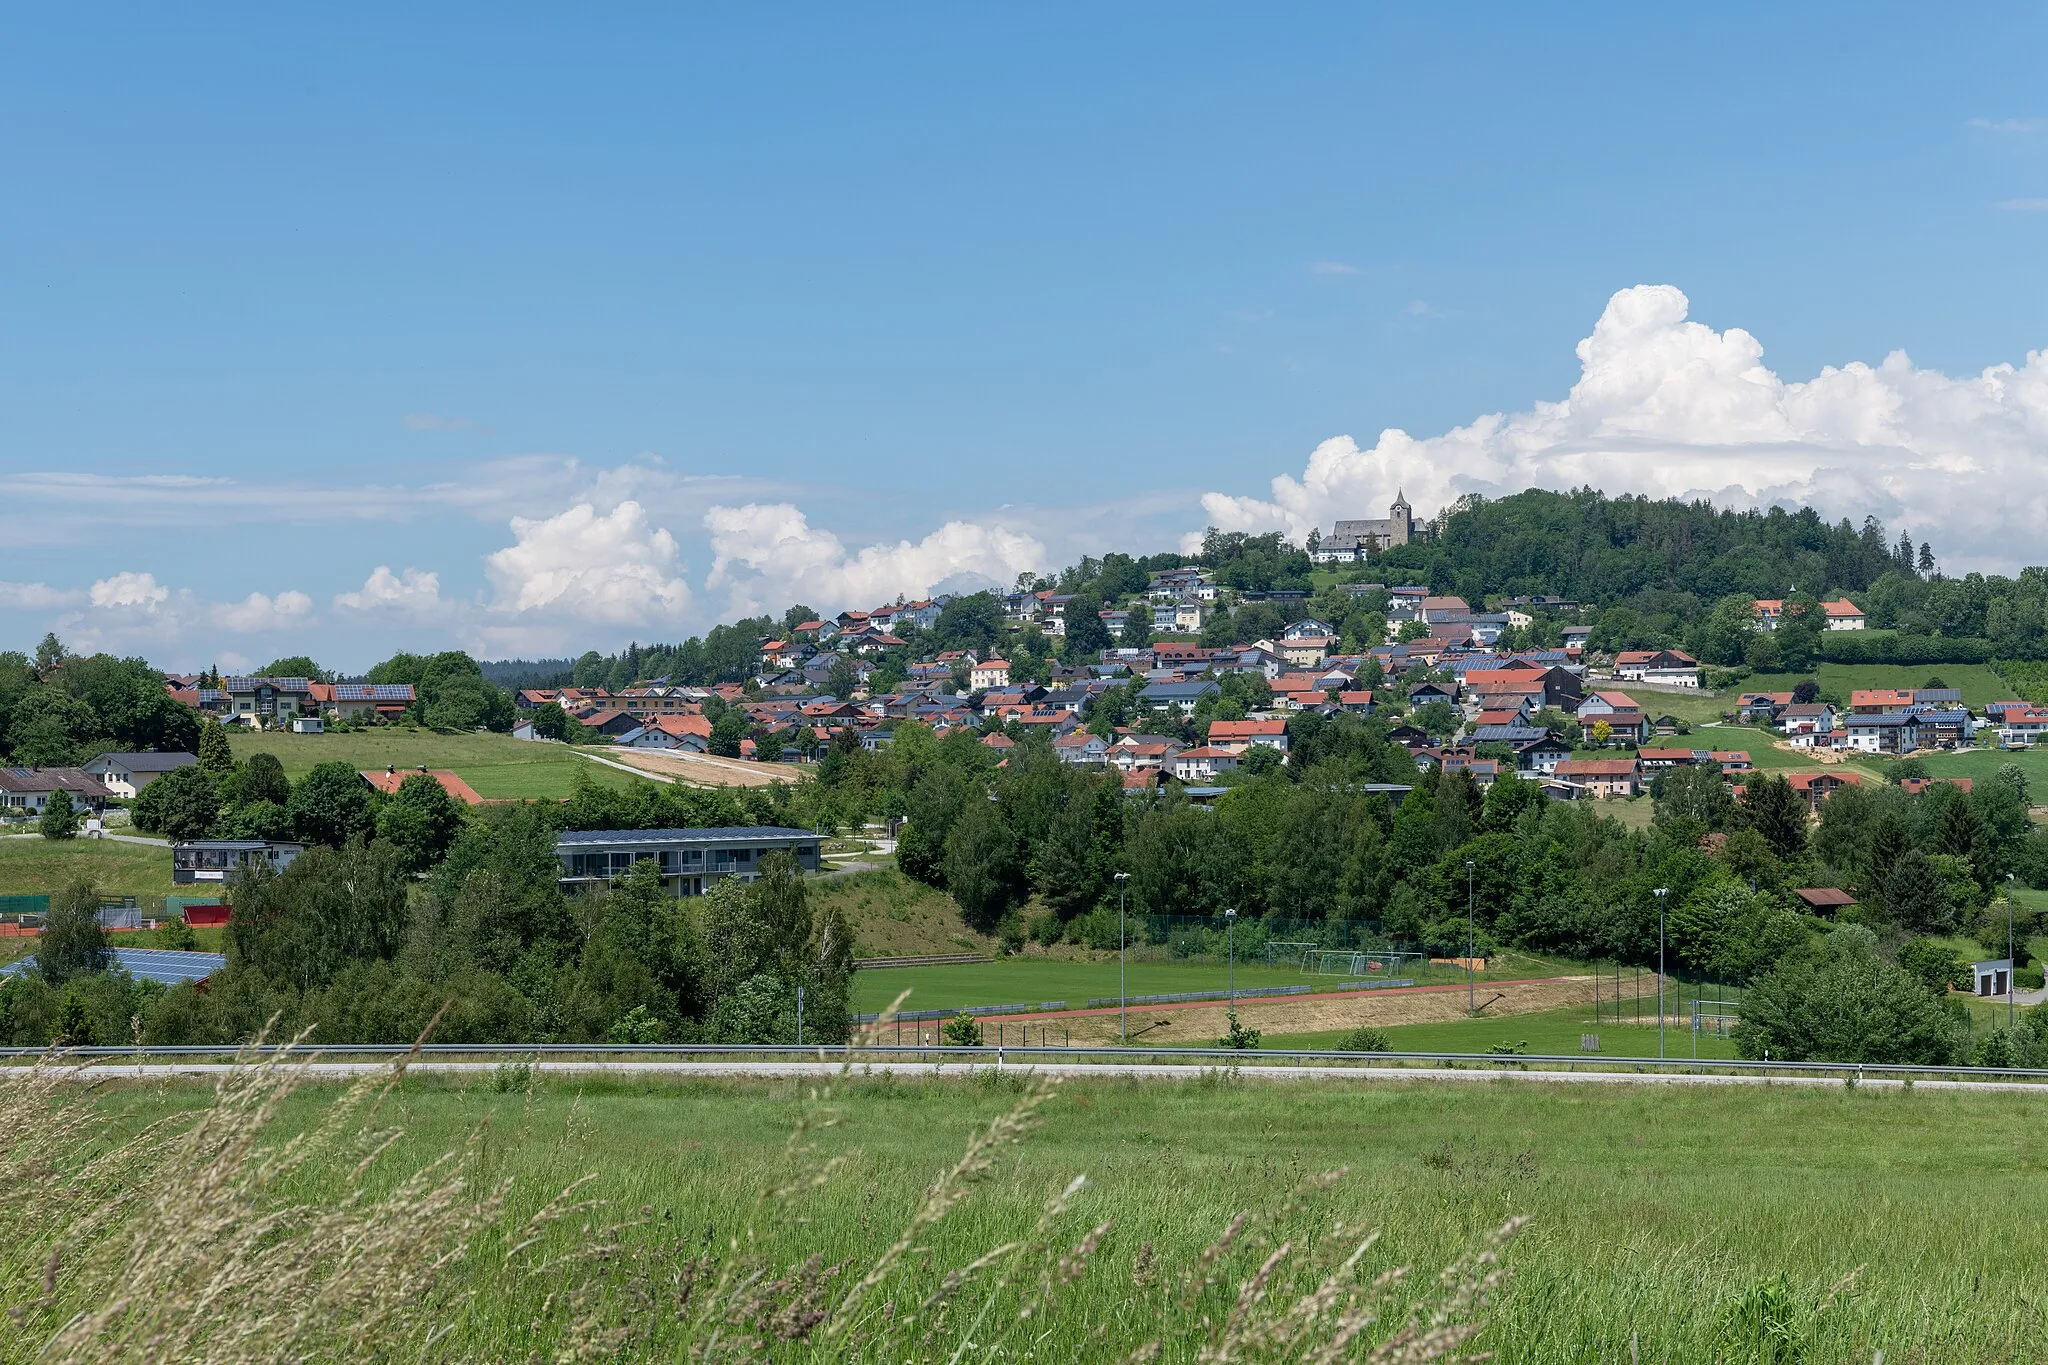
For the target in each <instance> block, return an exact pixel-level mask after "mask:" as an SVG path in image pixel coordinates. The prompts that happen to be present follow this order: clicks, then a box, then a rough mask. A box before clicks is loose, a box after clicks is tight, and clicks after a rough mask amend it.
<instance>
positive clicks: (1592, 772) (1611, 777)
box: [1554, 758, 1642, 800]
mask: <svg viewBox="0 0 2048 1365" xmlns="http://www.w3.org/2000/svg"><path fill="white" fill-rule="evenodd" d="M1554 775H1555V776H1556V777H1557V778H1558V779H1559V780H1560V781H1564V782H1569V783H1571V784H1572V785H1573V786H1575V787H1583V788H1585V789H1586V791H1587V793H1588V794H1589V795H1592V796H1596V797H1599V798H1601V799H1603V800H1605V799H1612V798H1617V797H1628V796H1634V795H1635V794H1636V793H1637V792H1639V791H1640V790H1642V769H1641V768H1640V766H1638V765H1637V763H1636V761H1635V760H1634V759H1632V758H1567V759H1565V760H1563V761H1562V762H1560V763H1559V764H1558V765H1557V768H1556V770H1555V773H1554Z"/></svg>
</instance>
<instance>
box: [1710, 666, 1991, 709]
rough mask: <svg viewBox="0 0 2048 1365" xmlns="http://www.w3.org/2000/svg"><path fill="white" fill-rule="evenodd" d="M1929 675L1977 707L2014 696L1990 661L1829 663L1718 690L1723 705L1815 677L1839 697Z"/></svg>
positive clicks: (1914, 683)
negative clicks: (1812, 670)
mask: <svg viewBox="0 0 2048 1365" xmlns="http://www.w3.org/2000/svg"><path fill="white" fill-rule="evenodd" d="M1929 678H1940V679H1941V680H1942V681H1943V682H1944V683H1947V684H1948V685H1949V686H1950V687H1953V688H1956V689H1958V690H1960V691H1961V692H1962V694H1963V705H1965V706H1967V707H1969V708H1970V709H1971V710H1972V711H1981V710H1983V709H1984V707H1985V706H1986V705H1988V704H1989V703H1991V702H1994V701H2011V700H2014V698H2015V694H2014V692H2013V690H2012V687H2011V685H2010V684H2008V683H2007V682H2006V681H2005V680H2004V679H2003V678H2001V677H1999V676H1998V673H1997V670H1995V669H1993V668H1992V667H1991V665H1990V664H1830V663H1823V664H1822V665H1821V666H1820V670H1819V672H1818V673H1817V674H1813V673H1758V674H1755V675H1754V676H1752V677H1751V678H1750V679H1749V680H1748V681H1746V682H1744V683H1743V684H1742V686H1741V687H1740V688H1737V689H1734V690H1731V691H1729V692H1725V693H1722V694H1720V695H1722V696H1724V697H1726V698H1727V705H1728V706H1730V707H1732V706H1734V704H1735V697H1736V693H1738V692H1790V691H1791V690H1792V689H1793V688H1795V687H1797V686H1799V684H1800V683H1803V682H1809V681H1813V680H1816V679H1817V680H1818V681H1819V683H1820V690H1821V691H1823V692H1826V693H1829V694H1831V695H1836V696H1839V697H1841V699H1842V700H1843V702H1844V703H1846V702H1847V701H1848V700H1849V694H1850V693H1851V692H1855V691H1859V690H1862V689H1866V688H1876V687H1889V688H1918V687H1922V686H1925V685H1926V683H1927V680H1928V679H1929Z"/></svg>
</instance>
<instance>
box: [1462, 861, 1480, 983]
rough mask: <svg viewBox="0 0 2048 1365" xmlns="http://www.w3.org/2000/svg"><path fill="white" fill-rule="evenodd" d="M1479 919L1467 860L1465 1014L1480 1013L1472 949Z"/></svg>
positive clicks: (1469, 863)
mask: <svg viewBox="0 0 2048 1365" xmlns="http://www.w3.org/2000/svg"><path fill="white" fill-rule="evenodd" d="M1477 923H1478V921H1476V920H1475V919H1474V918H1473V917H1472V860H1471V859H1470V858H1467V859H1466V860H1465V1015H1466V1017H1467V1018H1470V1017H1471V1016H1472V1015H1475V1014H1477V1013H1479V1007H1478V1005H1477V1004H1476V1003H1475V1002H1476V1001H1477V1000H1478V999H1479V981H1478V978H1477V977H1476V976H1475V975H1474V974H1473V970H1472V950H1473V949H1474V947H1476V946H1477V939H1478V930H1477V928H1476V925H1477Z"/></svg>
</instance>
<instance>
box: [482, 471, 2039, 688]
mask: <svg viewBox="0 0 2048 1365" xmlns="http://www.w3.org/2000/svg"><path fill="white" fill-rule="evenodd" d="M1356 510H1360V511H1363V510H1366V509H1356ZM1138 548H1141V547H1129V548H1127V549H1124V550H1118V551H1112V552H1110V553H1107V554H1104V555H1103V556H1102V557H1101V558H1099V559H1098V558H1095V557H1093V556H1089V557H1085V558H1083V559H1081V560H1080V561H1079V562H1078V563H1075V564H1070V565H1068V566H1067V567H1066V568H1064V569H1061V570H1060V571H1059V572H1057V573H1048V574H1045V575H1042V576H1033V575H1029V574H1027V575H1024V576H1023V578H1022V579H1020V580H1019V582H1018V584H1017V585H1016V586H1017V587H1018V588H1022V589H1040V590H1043V589H1054V590H1057V591H1059V592H1061V593H1071V594H1075V595H1076V596H1077V597H1080V598H1083V599H1092V600H1093V601H1094V603H1095V604H1096V605H1097V606H1099V607H1118V606H1134V605H1137V603H1138V602H1139V601H1141V600H1142V594H1143V591H1144V588H1145V585H1146V581H1147V577H1148V575H1150V574H1152V573H1156V572H1158V571H1160V570H1163V569H1169V568H1175V567H1179V566H1181V565H1184V564H1186V565H1197V566H1200V567H1201V568H1203V569H1205V570H1208V571H1210V572H1211V574H1212V575H1213V576H1214V578H1215V581H1216V582H1217V584H1218V585H1219V586H1220V587H1222V588H1224V589H1226V590H1229V593H1228V596H1229V597H1230V598H1231V599H1233V600H1228V601H1226V602H1225V603H1224V604H1223V605H1224V606H1225V607H1226V610H1222V611H1218V612H1216V613H1214V615H1213V617H1212V619H1211V620H1209V621H1207V622H1205V624H1204V626H1203V629H1202V636H1203V639H1202V643H1204V644H1231V643H1235V642H1237V641H1238V640H1252V639H1257V638H1259V637H1260V636H1261V635H1262V634H1265V633H1268V632H1269V631H1272V630H1277V629H1278V628H1279V626H1280V624H1282V623H1283V622H1281V621H1278V620H1268V619H1267V618H1268V617H1269V616H1274V615H1276V614H1277V615H1279V616H1283V617H1284V616H1285V613H1286V612H1287V611H1289V610H1293V611H1294V612H1295V614H1296V615H1299V614H1301V613H1302V612H1303V610H1306V611H1308V612H1309V613H1311V614H1316V615H1319V616H1322V617H1327V618H1328V619H1331V620H1333V621H1334V620H1336V619H1337V617H1338V616H1340V615H1342V614H1343V612H1344V611H1346V610H1348V609H1349V608H1350V607H1351V606H1353V605H1357V604H1358V599H1354V598H1351V597H1341V598H1339V597H1336V596H1333V594H1332V593H1331V592H1330V591H1328V588H1329V584H1330V582H1331V579H1332V578H1336V579H1340V580H1351V581H1366V582H1382V583H1388V584H1420V585H1426V586H1428V587H1430V588H1431V589H1433V590H1435V591H1436V592H1439V593H1456V594H1457V595H1459V596H1461V597H1463V598H1465V599H1466V600H1467V601H1469V602H1471V603H1473V604H1474V605H1475V606H1478V605H1479V604H1481V603H1484V602H1488V601H1489V599H1491V601H1492V602H1494V603H1498V601H1499V599H1501V598H1502V597H1507V596H1514V595H1536V594H1542V595H1548V596H1555V597H1562V598H1566V599H1568V600H1570V601H1572V602H1574V603H1578V604H1580V605H1581V606H1582V607H1583V608H1585V611H1584V612H1583V613H1582V614H1580V616H1579V618H1578V619H1580V620H1583V621H1587V622H1589V623H1594V624H1595V625H1596V630H1595V634H1594V643H1595V645H1596V646H1597V647H1600V648H1605V649H1615V648H1643V647H1654V646H1676V647H1682V648H1685V649H1687V650H1689V651H1691V652H1692V653H1693V654H1694V655H1695V656H1696V657H1699V658H1701V659H1703V660H1704V661H1706V662H1708V663H1712V664H1717V665H1724V666H1725V665H1735V664H1739V663H1741V662H1742V661H1743V657H1744V648H1745V646H1746V644H1747V643H1748V635H1749V631H1748V626H1749V621H1750V614H1749V606H1748V603H1749V600H1750V599H1752V598H1758V597H1764V598H1787V599H1799V600H1800V602H1801V603H1807V602H1812V603H1817V602H1819V601H1823V600H1827V599H1830V598H1836V597H1843V596H1851V597H1853V599H1854V600H1855V602H1856V604H1857V605H1858V606H1860V607H1862V608H1863V609H1864V610H1865V611H1866V612H1867V613H1868V615H1869V622H1870V625H1871V627H1872V628H1873V632H1872V633H1871V634H1870V635H1867V636H1865V635H1858V636H1854V637H1837V636H1831V637H1830V638H1829V641H1828V651H1829V652H1828V657H1829V658H1836V659H1839V660H1841V661H1844V662H1859V661H1862V662H1911V663H1921V662H1938V661H1953V662H1982V661H1984V660H1986V659H1988V658H1992V657H1998V658H2004V659H2030V660H2031V659H2044V658H2048V571H2044V570H2041V569H2026V570H2024V571H2022V572H2021V573H2020V574H2019V575H2018V576H2017V577H2013V578H2007V577H2004V576H2000V575H1993V576H1989V577H1987V576H1984V575H1980V574H1968V575H1965V576H1963V577H1960V578H1951V577H1948V576H1946V575H1945V574H1943V573H1942V572H1941V569H1940V565H1939V562H1938V560H1937V558H1936V552H1935V547H1934V546H1933V545H1931V544H1930V543H1928V542H1927V541H1924V540H1923V541H1921V542H1920V543H1918V544H1917V545H1916V544H1915V543H1914V540H1913V538H1912V536H1911V535H1910V534H1909V533H1908V531H1907V530H1906V529H1905V528H1899V529H1897V530H1896V531H1890V530H1887V528H1886V527H1885V526H1884V525H1883V524H1881V523H1880V522H1879V521H1878V520H1877V519H1876V518H1874V517H1865V518H1864V520H1863V524H1862V525H1861V526H1860V527H1859V526H1855V525H1852V524H1851V523H1850V522H1849V521H1848V520H1846V519H1844V520H1842V521H1839V522H1835V523H1833V524H1830V523H1828V522H1827V521H1824V520H1823V519H1822V518H1821V516H1820V514H1819V513H1817V512H1815V511H1814V510H1813V509H1811V508H1805V507H1802V508H1800V509H1798V510H1797V511H1787V510H1785V509H1784V508H1780V507H1773V508H1769V509H1767V510H1763V511H1754V510H1735V509H1731V508H1717V507H1715V506H1714V505H1713V504H1712V503H1709V502H1706V501H1694V502H1685V501H1680V500H1677V499H1657V498H1646V497H1638V496H1634V495H1624V496H1621V497H1609V496H1607V495H1606V494H1604V493H1600V492H1597V491H1595V490H1592V489H1578V490H1575V491H1573V492H1570V493H1553V492H1548V491H1545V490H1542V489H1530V490H1528V491H1526V492H1522V493H1516V494H1513V495H1511V496H1508V497H1504V498H1492V499H1485V498H1478V497H1468V498H1465V499H1462V500H1460V502H1459V503H1458V504H1457V505H1456V507H1454V508H1453V509H1451V511H1450V513H1449V515H1448V516H1447V517H1446V518H1445V519H1444V521H1443V523H1442V531H1441V534H1440V535H1439V536H1437V537H1436V538H1435V539H1433V540H1427V541H1420V542H1417V543H1415V544H1411V545H1404V546H1399V547H1396V548H1394V549H1391V550H1388V551H1386V552H1385V553H1383V554H1379V555H1377V556H1375V557H1374V558H1373V559H1372V561H1371V562H1370V563H1366V564H1352V565H1344V566H1338V567H1336V568H1334V569H1332V570H1328V571H1324V572H1317V571H1316V570H1315V568H1314V566H1313V565H1312V564H1311V562H1310V559H1309V555H1308V551H1307V549H1306V548H1305V547H1303V546H1299V545H1294V544H1290V543H1288V542H1287V541H1286V540H1285V539H1284V538H1283V537H1281V536H1280V535H1279V534H1277V533H1274V534H1267V535H1247V534H1245V533H1243V532H1221V531H1217V530H1214V529H1213V528H1212V529H1211V530H1210V531H1209V533H1208V535H1207V536H1206V537H1205V538H1204V539H1203V542H1202V546H1201V549H1200V551H1199V553H1196V554H1192V555H1180V554H1174V553H1162V554H1151V555H1143V556H1140V555H1138V554H1136V553H1135V551H1136V550H1137V549H1138ZM1275 588H1283V589H1284V588H1295V589H1302V590H1307V591H1309V592H1311V593H1313V594H1314V596H1312V597H1311V598H1310V599H1308V600H1307V601H1306V603H1305V606H1299V607H1293V608H1290V607H1287V606H1284V605H1281V604H1277V603H1270V602H1268V603H1256V604H1252V603H1249V602H1248V601H1246V600H1235V595H1236V594H1237V593H1250V594H1254V595H1256V594H1260V593H1264V592H1266V591H1268V590H1271V589H1275ZM1318 589H1324V590H1325V591H1322V592H1317V591H1316V590H1318ZM1326 599H1327V600H1326ZM879 605H881V604H880V603H876V602H852V603H847V602H831V603H828V604H826V606H827V609H828V610H831V611H837V610H839V609H840V608H843V607H847V606H854V607H860V608H872V607H876V606H879ZM817 614H818V613H817V612H816V611H814V610H813V609H812V607H810V606H808V605H805V604H802V603H797V604H793V605H792V606H791V607H790V608H789V610H788V611H786V612H784V613H782V614H781V616H780V617H770V616H762V617H755V618H750V619H747V620H741V621H734V622H729V623H726V624H723V625H719V626H716V627H713V628H712V629H711V630H710V631H708V632H707V633H706V634H705V635H703V636H702V637H692V638H690V639H688V640H685V641H682V642H681V643H678V644H655V645H641V644H634V645H632V646H630V647H628V648H627V649H625V650H622V651H620V652H619V653H617V654H614V655H605V654H600V653H598V652H597V651H595V650H592V651H589V652H587V653H585V654H584V655H582V656H581V657H580V658H578V659H576V660H574V661H573V662H571V661H569V660H566V659H549V660H536V661H532V662H528V661H521V660H507V661H505V662H503V663H499V664H486V665H484V668H485V674H486V676H487V677H491V678H493V679H494V680H496V681H500V682H501V684H502V685H507V686H513V685H529V686H530V685H540V684H544V683H546V684H557V685H559V684H565V683H569V682H571V681H573V682H574V683H575V684H576V685H578V686H585V687H591V686H612V687H618V686H622V685H624V684H625V683H626V682H629V681H631V680H634V679H639V678H648V677H656V676H663V675H666V676H668V677H670V678H671V679H673V680H674V681H676V682H683V683H700V684H701V683H712V682H723V681H735V682H736V681H739V680H741V679H743V678H745V677H747V676H749V675H750V674H751V673H752V671H753V669H754V666H755V663H756V660H757V658H758V641H759V640H760V638H761V637H762V636H765V635H786V634H787V633H788V631H789V629H790V628H791V627H793V626H794V625H796V624H797V623H798V622H800V621H803V620H805V619H807V618H809V617H811V616H814V615H817ZM987 617H988V612H987V610H985V609H978V610H974V611H959V612H956V611H952V610H949V612H948V618H949V619H948V620H944V621H942V622H941V625H940V630H939V631H938V632H936V633H929V634H927V635H926V636H924V637H922V638H919V639H915V640H913V641H912V642H911V650H910V652H911V653H912V654H919V653H922V652H925V651H926V649H927V648H928V647H942V648H967V647H978V648H986V647H989V646H991V645H992V644H994V643H995V639H994V637H993V636H991V637H990V638H987V639H984V638H981V637H980V636H979V635H976V634H975V633H973V632H964V633H963V632H962V631H960V630H958V629H952V628H950V627H952V626H954V625H957V624H958V621H969V620H970V618H971V623H974V624H977V625H979V623H981V622H983V621H984V620H986V619H987ZM953 618H958V620H957V621H956V620H954V619H953ZM994 619H995V620H996V621H997V623H998V624H1000V619H1001V618H1000V613H999V612H998V613H997V614H996V616H995V618H994ZM1290 619H1291V618H1290ZM1893 631H1896V632H1898V635H1897V638H1896V639H1895V638H1894V637H1893V636H1892V635H1891V634H1890V632H1893ZM911 633H912V634H913V635H915V634H916V632H914V631H913V632H911ZM983 633H984V634H986V632H983ZM1025 633H1026V634H1028V633H1029V632H1025ZM1070 643H1076V644H1086V643H1087V641H1086V640H1080V641H1074V642H1070ZM1006 647H1021V646H1019V645H1018V643H1017V642H1016V641H1012V642H1011V644H1010V645H1009V646H1006Z"/></svg>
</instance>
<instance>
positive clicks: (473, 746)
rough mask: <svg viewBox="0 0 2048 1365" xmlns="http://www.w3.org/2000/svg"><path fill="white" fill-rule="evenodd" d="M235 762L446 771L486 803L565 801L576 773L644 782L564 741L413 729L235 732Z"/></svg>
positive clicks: (288, 770)
mask: <svg viewBox="0 0 2048 1365" xmlns="http://www.w3.org/2000/svg"><path fill="white" fill-rule="evenodd" d="M228 739H229V743H230V744H231V745H232V746H233V747H234V751H235V757H236V758H237V759H246V758H248V757H249V756H250V755H251V754H257V753H267V754H274V755H276V757H277V761H278V762H279V763H280V764H282V765H283V766H284V772H285V776H286V777H288V778H290V779H292V780H293V781H297V780H298V779H299V778H301V777H304V776H305V775H306V774H307V773H309V772H311V771H312V769H313V765H314V764H316V763H335V762H339V763H346V764H348V765H349V766H350V767H351V768H355V769H358V770H369V769H377V768H387V767H395V768H398V769H400V770H404V769H407V768H417V767H419V766H420V765H422V764H424V765H426V766H427V767H429V768H446V769H448V770H450V771H452V772H454V773H455V774H456V775H457V776H459V777H460V778H462V780H463V781H465V782H467V783H469V785H470V786H471V787H472V788H474V789H475V790H476V793H477V795H479V796H481V797H483V798H485V799H486V800H519V799H541V800H557V801H558V800H561V799H563V798H565V797H567V796H568V795H569V794H570V792H571V791H573V790H574V787H575V782H576V778H577V775H578V774H581V775H582V777H583V779H584V780H585V781H588V782H591V783H594V784H596V785H597V786H601V787H631V786H633V785H635V784H636V783H638V782H639V781H640V780H641V779H639V778H636V777H634V776H633V775H632V774H630V773H623V772H620V771H619V770H618V769H616V768H611V767H607V766H606V765H604V764H602V763H592V762H590V761H589V760H587V759H585V758H583V757H582V756H580V755H579V754H578V753H577V752H576V750H575V748H573V747H572V746H570V745H566V744H546V743H535V742H531V741H527V740H518V739H514V738H512V737H511V736H510V735H496V734H485V733H455V734H443V733H440V732H437V731H434V730H425V729H413V728H411V727H407V726H379V727H377V728H374V729H369V730H360V731H356V732H354V733H342V734H322V735H295V734H292V733H290V732H288V731H282V730H263V731H256V732H253V733H252V732H241V731H231V732H230V733H229V737H228Z"/></svg>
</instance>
